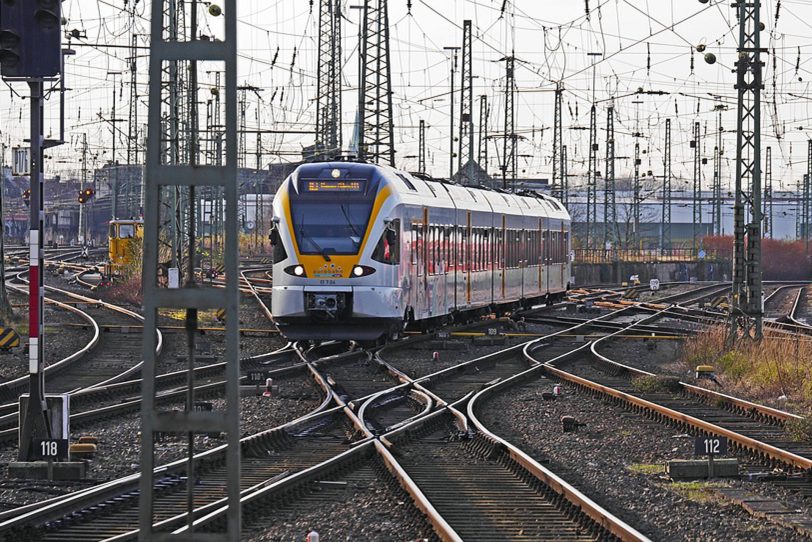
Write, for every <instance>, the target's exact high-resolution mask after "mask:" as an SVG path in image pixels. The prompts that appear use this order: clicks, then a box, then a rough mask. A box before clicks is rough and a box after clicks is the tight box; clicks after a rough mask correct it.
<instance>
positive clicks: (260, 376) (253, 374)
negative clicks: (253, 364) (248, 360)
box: [247, 371, 271, 384]
mask: <svg viewBox="0 0 812 542" xmlns="http://www.w3.org/2000/svg"><path fill="white" fill-rule="evenodd" d="M247 376H248V382H250V383H251V384H265V380H266V379H268V378H270V377H271V373H269V372H268V371H248V375H247Z"/></svg>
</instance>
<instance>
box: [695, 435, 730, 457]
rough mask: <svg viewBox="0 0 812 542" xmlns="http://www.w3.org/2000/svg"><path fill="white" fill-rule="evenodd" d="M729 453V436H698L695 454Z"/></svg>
mask: <svg viewBox="0 0 812 542" xmlns="http://www.w3.org/2000/svg"><path fill="white" fill-rule="evenodd" d="M725 454H727V437H696V440H695V441H694V455H725Z"/></svg>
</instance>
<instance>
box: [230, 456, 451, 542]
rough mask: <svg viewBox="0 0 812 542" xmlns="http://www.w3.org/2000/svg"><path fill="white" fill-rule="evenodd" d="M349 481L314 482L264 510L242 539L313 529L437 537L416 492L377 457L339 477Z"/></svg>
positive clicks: (293, 535) (297, 537) (364, 536)
mask: <svg viewBox="0 0 812 542" xmlns="http://www.w3.org/2000/svg"><path fill="white" fill-rule="evenodd" d="M331 479H332V480H335V481H338V482H344V483H346V485H345V486H344V485H338V486H334V487H324V488H323V487H314V488H313V490H312V491H310V492H309V493H308V494H307V495H305V496H304V497H301V498H299V499H297V500H296V501H295V502H293V503H291V504H289V505H287V506H277V507H273V508H269V509H268V510H266V511H264V515H265V518H264V519H263V520H259V521H252V522H250V523H249V525H248V526H247V527H248V528H247V529H245V533H244V534H243V539H244V540H247V541H249V542H270V541H274V542H276V541H288V540H289V541H291V542H293V541H296V542H301V541H302V540H304V539H305V537H306V536H307V533H309V532H310V531H311V530H315V531H317V532H318V533H319V536H320V538H321V540H325V541H334V540H347V541H356V540H381V541H383V540H393V541H394V540H422V539H426V538H427V539H431V540H434V539H436V537H435V536H434V533H433V531H432V530H431V527H429V525H428V524H427V522H426V521H425V519H424V518H423V516H422V514H421V513H420V512H419V511H418V510H417V509H416V508H415V506H414V504H413V503H412V500H411V498H410V497H409V496H408V495H407V494H406V493H405V491H403V489H401V488H400V486H399V485H397V483H396V482H395V481H394V480H393V478H392V476H391V475H390V474H389V473H388V472H387V471H386V470H385V468H384V467H383V466H381V465H380V464H379V463H378V462H377V461H374V464H367V465H364V466H363V467H361V468H358V469H356V470H354V471H352V472H350V473H348V474H345V475H343V476H341V477H338V478H331Z"/></svg>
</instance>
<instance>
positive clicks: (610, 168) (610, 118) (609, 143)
mask: <svg viewBox="0 0 812 542" xmlns="http://www.w3.org/2000/svg"><path fill="white" fill-rule="evenodd" d="M605 183H606V184H605V185H604V191H603V222H604V227H603V240H604V242H610V243H612V244H613V245H616V244H617V242H618V239H619V237H620V236H619V235H616V233H617V227H618V225H617V207H616V205H615V203H616V200H615V107H614V105H610V106H609V108H608V109H607V110H606V178H605Z"/></svg>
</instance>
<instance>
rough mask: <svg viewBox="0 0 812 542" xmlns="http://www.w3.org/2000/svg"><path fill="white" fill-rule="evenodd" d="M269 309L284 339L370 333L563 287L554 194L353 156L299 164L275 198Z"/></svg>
mask: <svg viewBox="0 0 812 542" xmlns="http://www.w3.org/2000/svg"><path fill="white" fill-rule="evenodd" d="M271 238H272V242H273V243H274V266H273V296H272V312H273V315H274V319H275V321H276V323H277V325H278V326H279V329H280V330H281V331H282V333H283V334H284V335H285V336H286V337H288V338H292V339H360V340H370V339H376V338H379V337H380V336H382V335H392V334H395V333H397V332H399V331H401V330H402V329H403V328H404V325H405V324H415V325H420V324H437V323H440V322H446V321H449V320H450V319H451V318H460V317H462V318H468V317H470V316H473V315H476V314H477V313H480V312H485V311H491V310H507V309H510V308H513V307H516V306H520V305H529V304H531V303H537V302H542V301H545V300H546V301H551V300H552V299H555V298H557V297H560V296H562V295H563V294H564V293H565V292H566V290H567V289H568V288H569V280H570V263H569V253H570V216H569V214H568V213H567V211H566V210H565V209H564V207H563V206H562V205H561V204H560V203H559V202H558V201H557V200H555V199H553V198H550V197H546V196H540V195H529V196H523V195H514V194H508V193H502V192H497V191H493V190H483V189H477V188H473V187H463V186H459V185H455V184H449V183H443V182H438V181H428V180H423V179H420V178H417V177H415V176H412V175H410V174H409V173H405V172H401V171H398V170H395V169H392V168H389V167H382V166H376V165H372V164H363V163H355V162H324V163H315V164H306V165H302V166H300V167H299V168H297V169H296V171H294V172H293V173H292V174H291V175H290V177H288V179H286V180H285V182H284V183H283V184H282V186H281V187H280V189H279V191H278V192H277V195H276V198H275V199H274V229H273V230H272V233H271Z"/></svg>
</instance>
